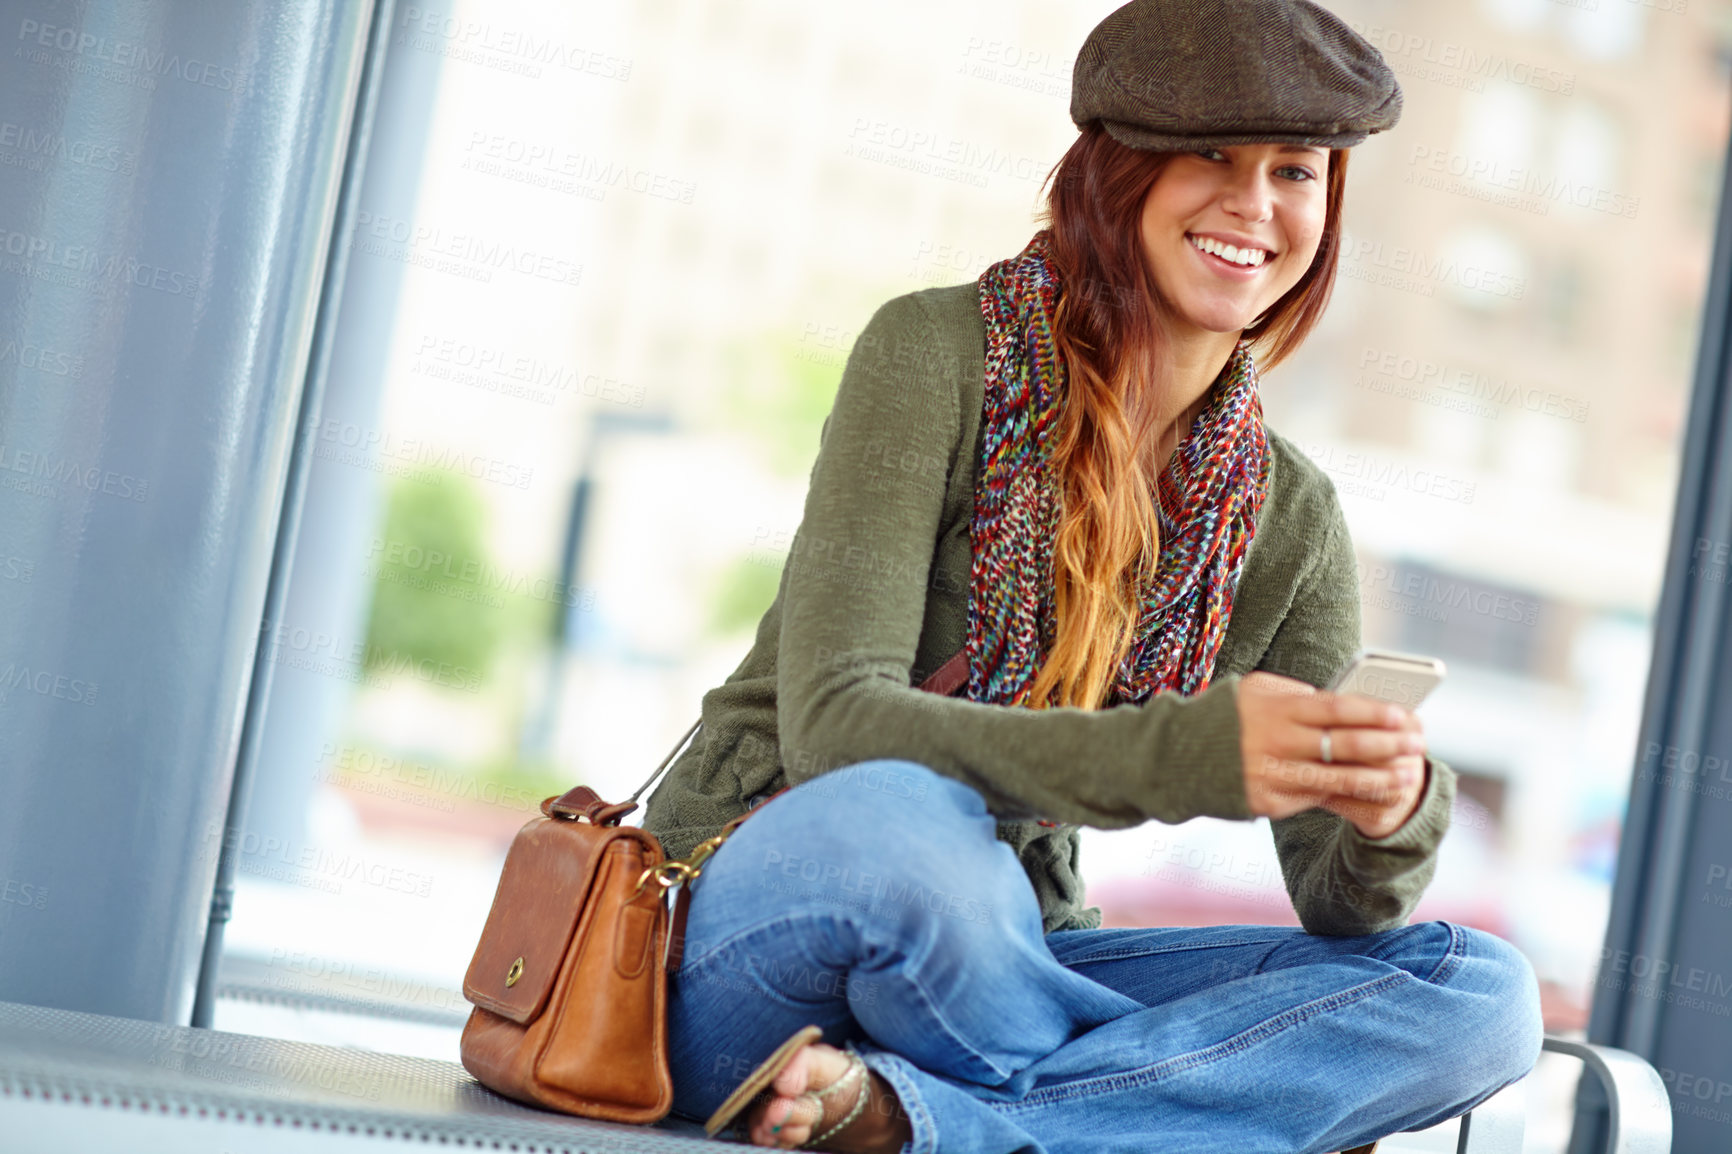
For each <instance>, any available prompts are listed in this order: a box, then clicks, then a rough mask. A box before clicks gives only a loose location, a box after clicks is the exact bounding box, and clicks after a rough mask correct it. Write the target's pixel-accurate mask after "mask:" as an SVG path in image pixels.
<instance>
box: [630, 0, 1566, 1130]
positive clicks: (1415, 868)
mask: <svg viewBox="0 0 1732 1154" xmlns="http://www.w3.org/2000/svg"><path fill="white" fill-rule="evenodd" d="M1399 113H1400V90H1399V87H1398V86H1397V85H1396V83H1395V79H1394V77H1393V75H1392V74H1391V73H1390V72H1389V70H1388V67H1387V65H1386V64H1385V63H1384V61H1383V59H1382V58H1381V56H1379V55H1378V53H1377V52H1376V50H1375V49H1374V48H1372V47H1371V46H1370V45H1368V44H1366V43H1365V42H1364V41H1363V40H1362V39H1361V38H1359V37H1358V36H1356V35H1355V34H1354V33H1353V32H1352V31H1351V30H1350V29H1348V28H1347V27H1346V26H1345V25H1344V24H1343V23H1342V22H1341V21H1339V20H1337V19H1336V18H1334V17H1333V16H1331V15H1330V14H1328V13H1327V12H1325V11H1323V10H1322V9H1320V8H1317V7H1316V6H1314V5H1312V4H1309V3H1306V2H1304V0H1250V2H1247V0H1135V2H1133V3H1131V4H1128V5H1126V6H1125V7H1123V8H1121V9H1119V10H1118V11H1117V12H1115V13H1113V14H1112V15H1110V16H1109V17H1108V18H1107V19H1106V20H1105V21H1103V22H1102V24H1101V25H1100V26H1099V27H1097V28H1096V29H1095V30H1094V32H1093V33H1091V35H1090V37H1089V39H1088V41H1087V43H1086V44H1085V45H1084V47H1083V49H1082V51H1081V53H1079V55H1078V59H1077V64H1076V76H1075V82H1074V86H1073V94H1072V105H1071V115H1072V119H1073V120H1074V121H1075V122H1076V123H1077V125H1078V126H1079V128H1081V129H1082V134H1081V136H1080V137H1079V138H1078V139H1077V141H1076V143H1075V144H1074V145H1073V146H1072V147H1071V149H1070V150H1069V151H1068V152H1067V153H1066V155H1065V157H1064V158H1063V159H1062V160H1061V161H1060V163H1059V164H1058V166H1057V167H1056V168H1055V170H1054V174H1053V178H1052V186H1051V191H1050V195H1049V199H1048V205H1047V214H1046V217H1047V219H1046V221H1045V223H1046V224H1047V225H1048V227H1047V228H1045V229H1043V230H1042V231H1041V232H1039V233H1037V234H1036V236H1035V238H1034V240H1033V241H1031V243H1030V244H1029V245H1028V247H1027V248H1026V249H1025V250H1024V251H1023V253H1022V254H1020V255H1019V256H1017V257H1015V258H1013V259H1010V260H1006V261H1003V262H1000V263H999V264H997V265H994V266H993V267H992V268H990V269H989V270H988V271H987V272H986V273H985V274H983V275H982V277H981V278H980V280H979V282H978V283H976V284H967V285H959V286H955V287H953V288H942V289H932V290H927V291H924V292H918V293H913V294H909V295H907V296H904V297H899V298H897V299H895V300H892V301H890V302H889V303H888V304H886V305H884V306H883V307H882V308H881V309H879V311H878V313H877V314H876V315H875V316H874V317H873V318H872V321H871V323H870V324H868V325H867V326H866V328H865V329H864V330H863V331H862V333H861V335H860V338H859V340H858V342H857V343H856V346H855V348H854V350H853V352H852V354H851V355H850V357H849V361H848V365H847V368H846V370H845V372H844V374H843V379H842V383H841V385H840V387H839V389H838V393H837V397H836V402H835V407H834V409H833V410H832V412H831V414H830V417H829V419H828V421H827V422H826V424H825V428H824V435H823V440H822V445H821V448H820V451H819V455H818V460H817V463H816V465H815V466H814V468H813V471H812V477H811V486H810V490H809V493H808V496H807V500H806V508H805V515H804V518H803V520H802V522H801V527H800V530H799V533H798V534H797V536H796V539H795V542H794V546H793V549H792V551H791V553H790V555H789V559H788V563H787V566H786V568H785V570H784V572H783V578H782V583H781V587H780V590H779V592H778V595H777V598H776V601H775V603H774V604H772V605H771V607H770V609H769V610H768V611H767V612H766V614H765V615H764V618H763V621H762V622H761V624H760V626H759V630H758V636H757V640H756V643H755V645H754V646H753V648H752V651H751V653H750V654H748V656H747V657H746V659H745V660H744V661H743V662H742V664H741V665H740V667H739V668H738V669H737V670H736V671H735V672H734V673H733V674H732V675H731V676H730V677H729V678H728V679H727V681H726V682H725V683H724V684H723V685H721V686H719V687H717V688H716V689H714V690H712V691H711V692H710V693H708V694H706V695H705V698H704V706H703V722H704V724H703V728H702V729H701V731H700V736H699V739H698V740H697V741H695V742H694V743H693V745H692V746H691V747H690V748H689V749H688V750H687V751H686V752H685V754H684V755H682V757H681V758H680V760H679V761H678V762H676V764H675V766H674V769H673V771H672V773H671V776H670V778H669V780H668V782H667V783H666V784H664V785H663V787H662V788H661V789H659V790H657V792H656V793H655V795H654V796H653V797H652V799H651V803H650V806H649V810H648V814H647V817H646V825H647V826H648V827H649V828H650V829H652V830H653V831H654V832H655V833H656V834H657V835H658V836H660V837H661V838H662V840H663V842H664V845H665V846H666V847H667V849H668V852H669V853H670V855H674V856H683V855H684V854H685V853H686V852H687V851H689V849H690V848H691V847H692V846H693V845H694V844H696V843H697V842H698V841H699V840H701V839H703V838H706V837H709V836H710V835H712V834H714V833H716V832H717V830H718V829H719V828H720V827H721V826H722V825H723V823H724V822H726V821H727V820H729V819H730V818H733V817H735V816H737V815H739V814H741V813H743V812H747V811H749V810H750V809H751V807H752V805H753V803H761V808H759V809H758V810H756V811H755V812H752V814H751V817H750V820H747V821H745V822H744V823H743V824H742V825H741V826H740V827H739V829H738V831H737V832H735V833H734V834H733V835H732V837H731V838H729V840H727V841H726V842H725V843H723V845H722V846H721V849H720V850H719V852H718V853H717V854H716V855H715V856H714V857H713V858H712V859H711V860H710V861H709V863H708V864H707V865H706V866H705V867H704V872H703V876H702V879H701V880H700V881H699V882H698V883H697V884H696V885H695V886H694V887H693V892H692V897H691V905H690V910H689V920H688V922H687V924H686V927H685V940H684V955H683V960H682V962H681V964H680V967H679V969H678V970H677V972H676V973H675V974H674V975H673V976H672V980H671V984H670V990H671V993H670V1007H669V1031H670V1050H671V1062H672V1065H673V1071H674V1081H675V1087H676V1103H675V1109H676V1110H677V1111H678V1112H679V1113H681V1114H683V1115H685V1116H688V1117H692V1118H704V1117H706V1116H707V1115H709V1114H710V1113H711V1112H712V1111H716V1110H717V1107H718V1106H720V1105H723V1104H724V1102H725V1100H726V1099H728V1097H729V1094H730V1091H735V1090H736V1089H738V1090H739V1091H741V1092H740V1093H738V1094H736V1099H740V1100H744V1099H749V1098H752V1097H753V1095H756V1098H755V1100H753V1101H751V1102H750V1103H749V1107H748V1108H747V1109H746V1111H745V1112H744V1113H742V1114H740V1115H739V1120H738V1123H737V1124H738V1125H739V1126H740V1127H741V1128H742V1129H743V1130H744V1131H745V1133H746V1134H747V1135H748V1136H749V1138H750V1140H751V1141H752V1142H754V1143H756V1144H759V1145H768V1146H779V1147H793V1146H797V1145H801V1144H804V1143H812V1144H814V1145H816V1146H817V1148H821V1149H828V1150H848V1151H865V1150H871V1151H880V1150H882V1151H898V1150H904V1149H908V1150H913V1151H931V1150H938V1149H943V1150H959V1151H979V1152H989V1154H990V1152H996V1151H1024V1150H1037V1151H1038V1150H1045V1151H1054V1152H1057V1151H1100V1150H1150V1149H1161V1150H1164V1151H1173V1152H1179V1151H1187V1150H1199V1151H1200V1150H1208V1151H1220V1150H1233V1151H1240V1152H1252V1151H1326V1150H1338V1149H1341V1148H1344V1147H1347V1146H1351V1145H1353V1144H1355V1143H1363V1142H1368V1141H1373V1140H1375V1139H1376V1138H1378V1137H1379V1136H1381V1135H1384V1134H1388V1133H1391V1132H1394V1131H1397V1130H1403V1129H1417V1128H1422V1127H1425V1126H1429V1125H1433V1124H1435V1123H1437V1122H1440V1121H1442V1120H1444V1119H1447V1118H1450V1117H1453V1116H1455V1115H1457V1114H1460V1113H1462V1112H1463V1111H1465V1110H1468V1109H1471V1108H1472V1107H1473V1106H1474V1105H1475V1104H1477V1103H1478V1102H1479V1101H1481V1100H1483V1099H1484V1098H1486V1097H1488V1096H1489V1095H1490V1094H1491V1093H1493V1092H1494V1091H1495V1090H1497V1089H1498V1088H1500V1087H1501V1086H1503V1085H1505V1084H1507V1083H1508V1082H1510V1081H1512V1080H1514V1079H1516V1078H1518V1077H1520V1076H1522V1075H1523V1074H1525V1073H1526V1072H1527V1071H1528V1069H1529V1068H1531V1066H1532V1064H1533V1062H1534V1060H1535V1059H1536V1057H1537V1055H1538V1052H1539V1041H1540V1023H1539V1013H1538V996H1537V989H1536V985H1535V981H1534V977H1533V974H1532V971H1531V969H1530V968H1529V967H1528V965H1527V963H1526V962H1525V961H1524V960H1523V959H1522V958H1521V956H1520V955H1519V954H1518V953H1516V951H1514V950H1513V949H1511V948H1510V947H1509V946H1507V945H1506V944H1504V943H1503V942H1501V941H1500V940H1498V939H1497V938H1495V937H1492V936H1490V935H1487V934H1483V933H1479V932H1476V931H1473V930H1469V929H1465V928H1463V927H1459V926H1454V925H1450V924H1447V923H1442V922H1430V923H1423V924H1420V925H1415V926H1408V925H1406V924H1405V923H1406V920H1407V917H1408V915H1409V914H1410V913H1411V911H1412V909H1413V907H1414V905H1415V904H1416V903H1417V901H1418V899H1419V896H1420V893H1421V891H1422V890H1423V888H1424V887H1425V885H1426V884H1427V882H1428V881H1429V880H1430V878H1431V875H1432V871H1433V868H1434V864H1435V855H1436V849H1437V845H1438V842H1439V840H1440V839H1441V837H1442V835H1443V832H1444V830H1445V828H1446V827H1447V824H1448V818H1449V809H1450V801H1451V799H1452V797H1453V794H1454V775H1453V773H1452V772H1451V771H1450V770H1449V768H1448V767H1447V766H1446V765H1444V764H1442V763H1441V762H1438V761H1435V760H1432V759H1429V758H1427V757H1426V756H1425V742H1424V737H1423V734H1422V732H1421V728H1420V725H1419V723H1418V721H1417V720H1416V719H1415V718H1414V717H1413V715H1412V714H1411V713H1410V712H1409V711H1407V710H1404V709H1402V708H1399V707H1396V706H1389V705H1385V704H1382V703H1380V702H1376V701H1373V700H1372V699H1370V698H1367V697H1361V696H1357V695H1342V696H1339V697H1337V696H1335V695H1331V694H1326V693H1319V692H1318V691H1317V688H1316V687H1318V686H1321V685H1323V684H1324V683H1326V681H1327V680H1328V679H1329V678H1330V677H1331V676H1332V675H1333V674H1335V673H1336V672H1337V670H1338V669H1339V668H1340V667H1341V666H1342V665H1343V664H1344V663H1345V662H1346V661H1347V660H1348V658H1349V657H1350V656H1351V655H1352V654H1353V652H1354V651H1355V650H1356V649H1357V648H1358V645H1359V617H1358V613H1359V608H1358V606H1359V599H1358V590H1357V582H1356V576H1355V567H1354V556H1353V549H1352V544H1351V541H1350V539H1349V537H1348V532H1347V527H1346V525H1345V523H1344V521H1343V518H1342V516H1341V511H1340V508H1339V506H1338V505H1337V503H1336V500H1335V496H1334V491H1333V488H1332V487H1331V485H1330V484H1329V482H1328V480H1327V479H1326V478H1325V477H1324V476H1323V474H1322V473H1321V472H1320V471H1319V470H1318V469H1317V468H1316V467H1315V466H1314V465H1312V464H1311V463H1310V462H1309V461H1307V459H1306V458H1305V456H1304V455H1303V454H1302V453H1300V452H1298V451H1297V450H1296V449H1295V448H1294V447H1293V446H1292V445H1291V444H1290V443H1289V442H1287V441H1286V440H1285V439H1284V438H1282V437H1280V436H1279V435H1278V434H1276V433H1274V432H1273V431H1270V430H1267V429H1266V428H1265V427H1264V425H1263V423H1262V411H1261V405H1260V403H1259V401H1258V398H1257V372H1256V366H1255V364H1254V362H1253V360H1252V356H1251V346H1252V345H1253V344H1255V345H1257V346H1258V348H1259V349H1262V350H1266V352H1265V353H1264V354H1263V355H1264V361H1263V363H1264V364H1265V365H1269V364H1274V363H1276V362H1278V361H1279V360H1280V359H1281V358H1282V357H1284V356H1285V355H1287V354H1288V353H1290V352H1291V351H1292V350H1293V349H1294V348H1295V347H1297V346H1298V344H1299V343H1300V342H1301V341H1302V340H1303V339H1304V337H1305V336H1306V334H1307V333H1308V332H1309V331H1310V329H1311V328H1312V327H1313V326H1314V325H1315V324H1316V322H1317V320H1318V318H1319V317H1320V316H1321V314H1322V311H1323V308H1324V306H1325V303H1326V302H1327V300H1328V297H1329V292H1330V288H1331V286H1332V284H1333V277H1334V268H1335V259H1336V251H1337V244H1338V238H1339V236H1340V214H1341V194H1342V187H1343V183H1344V177H1345V171H1346V163H1347V152H1346V149H1347V148H1349V147H1351V146H1352V145H1354V144H1357V143H1359V142H1360V141H1362V140H1363V139H1364V138H1365V137H1366V136H1367V135H1368V134H1369V133H1371V132H1376V131H1382V130H1384V129H1387V128H1389V127H1391V126H1393V124H1394V123H1395V121H1396V119H1397V118H1398V116H1399ZM959 652H960V654H961V656H960V657H957V658H956V659H955V660H954V661H952V662H948V663H947V659H950V658H951V657H952V655H953V654H957V653H959ZM941 665H944V666H946V668H947V670H948V671H952V672H956V677H955V678H954V680H957V681H959V682H962V683H963V684H964V685H965V686H966V689H965V692H964V693H963V694H962V695H961V696H962V699H955V698H951V697H946V696H941V695H940V694H939V693H923V692H921V691H920V690H919V689H917V688H915V687H914V686H915V684H917V683H918V682H920V681H921V680H922V679H923V678H925V677H926V676H927V675H928V674H929V673H931V672H932V671H933V670H935V669H938V668H939V667H940V666H941ZM790 786H791V787H793V788H791V789H789V788H787V787H790ZM784 790H786V792H782V791H784ZM766 797H769V798H771V799H772V800H769V801H764V800H763V799H765V798H766ZM1198 815H1211V816H1215V817H1221V818H1235V819H1248V818H1251V817H1254V816H1267V817H1269V818H1271V819H1272V822H1271V824H1272V828H1273V831H1274V837H1275V843H1276V848H1277V852H1278V855H1279V858H1280V862H1281V867H1282V872H1283V875H1284V877H1285V880H1286V883H1287V887H1288V891H1289V893H1290V894H1291V896H1292V899H1293V903H1294V908H1295V910H1296V911H1297V913H1298V915H1299V919H1300V922H1301V925H1302V926H1303V929H1299V930H1295V929H1287V928H1272V927H1262V926H1223V927H1211V928H1204V929H1191V928H1184V929H1163V928H1157V929H1113V930H1107V929H1101V928H1100V913H1099V911H1098V910H1096V909H1084V908H1082V902H1081V884H1080V881H1079V879H1078V875H1077V855H1076V851H1077V840H1076V827H1077V826H1078V825H1091V826H1096V827H1100V828H1121V827H1127V826H1132V825H1136V824H1138V823H1141V822H1143V821H1146V820H1148V819H1150V818H1154V819H1157V820H1160V821H1165V822H1182V821H1185V820H1187V819H1189V818H1191V817H1195V816H1198ZM804 1027H816V1029H812V1030H806V1031H804V1032H802V1029H803V1028H804ZM820 1031H821V1039H822V1040H816V1039H818V1038H819V1037H820ZM1440 1042H1441V1044H1440ZM838 1047H846V1049H839V1048H838ZM754 1072H756V1074H755V1076H753V1075H754ZM765 1083H768V1088H767V1089H764V1090H763V1093H762V1094H757V1091H758V1090H759V1089H761V1088H763V1087H764V1084H765ZM733 1108H734V1105H733V1104H728V1108H727V1109H726V1110H723V1111H721V1113H723V1114H724V1115H730V1114H731V1113H732V1111H733Z"/></svg>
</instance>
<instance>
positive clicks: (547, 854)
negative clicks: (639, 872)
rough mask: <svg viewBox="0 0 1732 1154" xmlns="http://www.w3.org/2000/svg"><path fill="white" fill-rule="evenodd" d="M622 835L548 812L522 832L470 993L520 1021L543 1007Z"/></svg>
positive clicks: (471, 975) (469, 978)
mask: <svg viewBox="0 0 1732 1154" xmlns="http://www.w3.org/2000/svg"><path fill="white" fill-rule="evenodd" d="M622 833H625V834H626V836H630V834H629V833H627V832H626V831H625V830H621V829H616V828H607V827H602V826H594V825H591V824H590V823H589V822H586V821H560V820H556V819H552V818H545V817H538V818H536V819H534V820H533V821H531V822H530V823H529V824H528V825H526V826H524V827H523V828H522V829H521V830H519V831H518V833H517V837H516V838H515V839H514V840H513V841H512V843H511V849H510V850H509V851H508V852H507V853H506V855H505V868H504V869H503V870H502V871H501V872H500V875H499V889H498V891H497V892H496V893H495V894H494V895H493V908H492V909H491V910H489V911H488V914H487V924H486V926H484V927H483V928H482V930H481V943H480V944H479V945H478V946H476V947H475V958H474V960H473V961H471V962H470V963H469V972H468V973H467V974H465V975H464V978H463V996H464V997H465V998H468V999H469V1000H470V1001H471V1002H473V1003H474V1004H475V1005H477V1006H480V1007H481V1008H482V1009H484V1010H490V1011H492V1012H493V1013H495V1014H498V1015H500V1016H501V1017H505V1018H509V1019H510V1020H511V1021H513V1022H516V1023H517V1024H518V1025H520V1026H521V1025H527V1024H528V1023H529V1022H531V1021H533V1020H534V1019H535V1017H536V1015H538V1014H540V1013H541V1011H542V1008H543V1007H544V1006H545V1005H546V1004H547V997H548V994H549V993H550V992H551V991H552V989H553V983H554V979H556V978H557V977H559V969H560V966H561V965H562V964H564V961H565V951H566V949H567V947H568V946H569V945H570V943H571V935H572V933H573V931H574V930H575V929H576V928H577V921H578V917H579V915H580V914H581V913H582V912H583V905H584V900H585V898H587V896H588V894H589V890H590V887H591V885H592V884H593V883H594V880H595V874H596V868H597V866H598V865H599V864H600V862H601V860H602V856H603V853H604V851H605V850H606V849H607V847H608V845H609V844H610V843H612V842H614V841H616V840H618V838H619V836H620V835H621V834H622Z"/></svg>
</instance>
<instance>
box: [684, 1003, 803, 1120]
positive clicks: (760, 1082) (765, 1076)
mask: <svg viewBox="0 0 1732 1154" xmlns="http://www.w3.org/2000/svg"><path fill="white" fill-rule="evenodd" d="M823 1036H824V1031H823V1030H820V1029H819V1028H818V1027H817V1026H804V1027H802V1028H801V1029H800V1031H799V1033H797V1034H795V1035H794V1036H793V1037H791V1038H789V1039H788V1040H787V1041H786V1042H783V1043H782V1044H781V1045H780V1046H777V1047H776V1049H775V1050H774V1051H773V1052H772V1053H771V1054H770V1056H769V1057H768V1058H765V1059H764V1060H763V1061H762V1062H760V1063H758V1068H757V1069H756V1070H753V1071H752V1072H751V1073H750V1074H749V1075H747V1076H746V1080H745V1081H744V1082H741V1083H740V1084H739V1085H738V1086H736V1087H735V1088H734V1092H733V1093H732V1094H729V1095H728V1097H727V1100H726V1101H724V1102H723V1103H722V1104H721V1105H720V1106H717V1107H716V1112H715V1113H714V1114H711V1115H710V1120H709V1121H708V1122H705V1123H704V1133H705V1134H708V1135H709V1136H710V1137H711V1138H714V1137H715V1136H716V1135H717V1134H718V1133H719V1132H720V1131H721V1130H722V1129H724V1128H725V1127H726V1126H727V1124H728V1123H729V1122H732V1121H733V1120H734V1118H735V1117H736V1116H737V1115H738V1114H739V1112H740V1111H741V1110H744V1109H745V1108H746V1107H747V1106H749V1105H751V1104H752V1102H753V1101H755V1100H756V1099H757V1097H758V1095H759V1094H761V1093H763V1091H764V1090H765V1089H766V1088H768V1086H769V1085H770V1083H771V1082H774V1081H775V1080H776V1075H777V1074H780V1073H781V1072H782V1071H783V1070H784V1069H786V1068H787V1065H788V1063H789V1062H791V1061H793V1060H794V1055H795V1054H798V1053H799V1052H800V1051H801V1050H802V1049H804V1048H805V1047H807V1046H809V1045H811V1044H812V1043H813V1042H816V1041H818V1040H819V1039H820V1038H822V1037H823ZM826 1088H827V1087H826Z"/></svg>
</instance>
